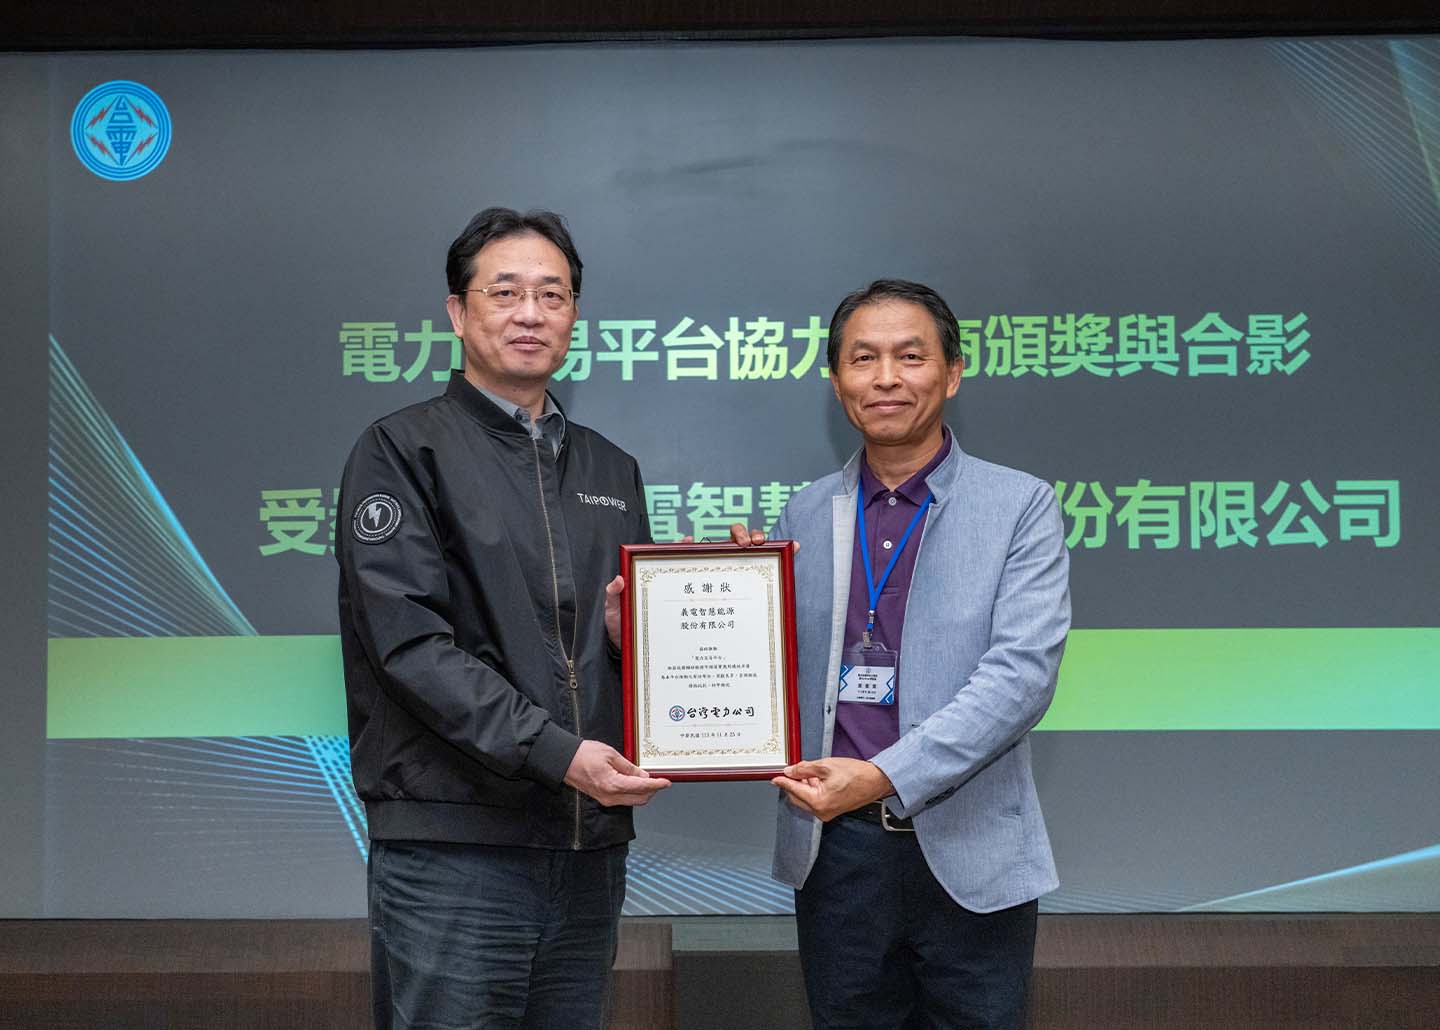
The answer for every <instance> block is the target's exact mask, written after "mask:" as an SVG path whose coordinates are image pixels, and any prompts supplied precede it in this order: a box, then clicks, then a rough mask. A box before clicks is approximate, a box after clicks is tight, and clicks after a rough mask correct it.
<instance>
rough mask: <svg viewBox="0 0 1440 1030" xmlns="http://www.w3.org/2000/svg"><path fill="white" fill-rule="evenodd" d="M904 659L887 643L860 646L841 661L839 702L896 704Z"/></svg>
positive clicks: (849, 651) (846, 653) (851, 650)
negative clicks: (896, 686)
mask: <svg viewBox="0 0 1440 1030" xmlns="http://www.w3.org/2000/svg"><path fill="white" fill-rule="evenodd" d="M899 673H900V656H899V655H898V654H896V653H895V652H894V651H891V650H890V649H889V648H887V647H886V646H885V645H884V644H880V643H870V644H856V645H855V646H853V647H848V648H846V649H845V653H844V654H843V655H842V656H841V660H840V692H839V694H838V695H837V699H838V700H839V701H842V702H849V703H851V704H861V705H893V704H894V703H895V683H896V680H897V678H898V676H899Z"/></svg>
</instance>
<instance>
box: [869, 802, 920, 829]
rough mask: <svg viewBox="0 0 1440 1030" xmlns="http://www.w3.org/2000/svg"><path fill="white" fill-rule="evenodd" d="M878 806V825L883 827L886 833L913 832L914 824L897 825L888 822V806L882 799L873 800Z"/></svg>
mask: <svg viewBox="0 0 1440 1030" xmlns="http://www.w3.org/2000/svg"><path fill="white" fill-rule="evenodd" d="M875 803H876V804H877V805H879V806H880V825H881V826H883V827H885V830H886V831H887V832H888V833H914V832H915V827H914V826H897V825H892V824H891V822H890V808H889V806H887V805H886V804H885V802H883V801H877V802H875Z"/></svg>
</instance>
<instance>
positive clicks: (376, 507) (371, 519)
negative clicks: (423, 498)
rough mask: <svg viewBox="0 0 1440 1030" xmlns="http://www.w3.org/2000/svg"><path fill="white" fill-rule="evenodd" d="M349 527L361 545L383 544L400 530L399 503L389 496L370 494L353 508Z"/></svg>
mask: <svg viewBox="0 0 1440 1030" xmlns="http://www.w3.org/2000/svg"><path fill="white" fill-rule="evenodd" d="M350 525H351V529H352V530H353V531H354V533H355V539H356V540H359V541H360V542H361V543H362V544H383V543H384V542H385V541H386V540H389V539H390V538H391V537H392V536H394V535H395V531H396V530H398V529H399V528H400V502H399V501H397V500H396V499H395V498H393V497H391V496H390V495H389V494H371V495H370V496H369V497H367V498H365V499H364V500H363V501H361V502H360V503H359V504H357V505H356V506H355V515H354V517H353V518H352V519H351V520H350Z"/></svg>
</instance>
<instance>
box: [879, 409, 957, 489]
mask: <svg viewBox="0 0 1440 1030" xmlns="http://www.w3.org/2000/svg"><path fill="white" fill-rule="evenodd" d="M940 428H941V430H942V431H943V435H944V439H943V441H942V442H941V444H940V449H939V450H938V451H936V452H935V456H934V457H933V458H931V459H930V460H929V461H928V462H926V463H925V467H924V468H922V469H921V470H920V471H918V472H916V473H915V474H914V475H913V476H911V477H910V478H909V479H907V480H905V482H903V483H901V484H900V485H899V486H898V487H897V488H896V489H895V492H896V493H897V494H899V495H900V496H901V497H903V498H905V499H906V500H907V501H909V502H910V503H911V504H913V505H915V507H917V508H918V507H920V505H922V504H924V503H925V498H926V497H928V496H930V487H929V485H928V484H927V483H926V482H925V480H926V478H927V477H928V476H929V475H930V473H932V472H934V471H935V470H936V469H937V468H939V467H940V463H941V462H943V461H944V460H945V456H946V455H948V454H949V453H950V446H951V440H950V427H949V426H946V425H942V426H941V427H940ZM860 455H861V456H860V496H862V497H864V498H865V503H866V504H869V503H871V502H872V501H874V500H875V499H876V498H877V497H879V496H880V495H882V494H884V493H887V492H888V489H887V487H886V486H885V484H884V483H882V482H880V480H879V479H878V478H876V476H875V473H873V472H871V471H870V463H869V462H868V461H866V460H865V456H864V455H865V452H864V451H863V450H862V451H861V452H860Z"/></svg>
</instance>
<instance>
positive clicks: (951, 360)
mask: <svg viewBox="0 0 1440 1030" xmlns="http://www.w3.org/2000/svg"><path fill="white" fill-rule="evenodd" d="M884 300H904V301H909V302H910V303H911V304H919V305H920V306H921V307H922V308H924V309H925V310H926V311H928V312H930V317H931V318H933V319H934V320H935V329H936V331H937V332H938V333H939V334H940V349H941V351H942V352H943V353H944V355H945V364H947V365H953V364H955V362H957V361H959V360H960V326H959V324H958V323H957V322H956V321H955V314H954V312H952V311H951V310H950V305H949V304H946V303H945V299H944V298H943V297H941V296H940V294H938V293H936V292H935V291H934V290H932V289H931V288H930V287H928V286H925V285H923V284H921V283H912V282H910V281H909V280H908V279H876V280H875V281H874V282H873V283H871V284H870V285H869V286H867V287H865V288H864V289H863V290H856V291H855V292H854V293H852V294H849V295H848V296H847V297H846V298H845V299H844V300H842V301H841V302H840V306H839V307H837V308H836V309H835V314H833V315H831V316H830V341H829V346H828V347H827V348H826V352H825V360H826V361H828V362H829V364H830V371H831V372H832V373H833V372H834V371H835V366H836V365H837V364H838V363H839V361H840V340H841V338H842V337H843V336H844V334H845V323H847V322H849V321H850V316H851V315H853V314H855V310H856V309H857V308H859V307H862V306H863V305H866V304H878V303H880V302H881V301H884Z"/></svg>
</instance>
